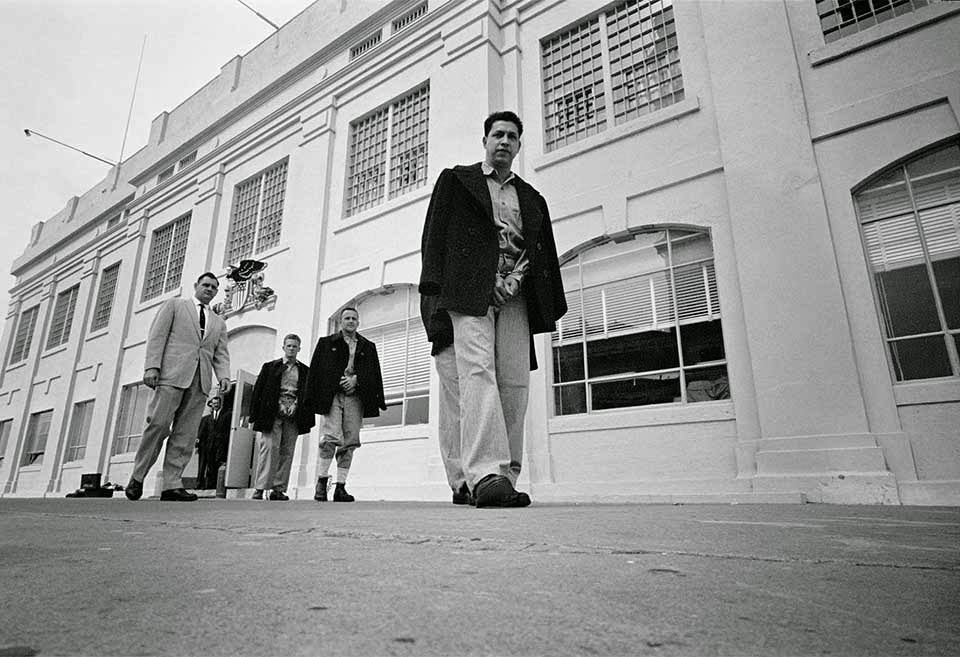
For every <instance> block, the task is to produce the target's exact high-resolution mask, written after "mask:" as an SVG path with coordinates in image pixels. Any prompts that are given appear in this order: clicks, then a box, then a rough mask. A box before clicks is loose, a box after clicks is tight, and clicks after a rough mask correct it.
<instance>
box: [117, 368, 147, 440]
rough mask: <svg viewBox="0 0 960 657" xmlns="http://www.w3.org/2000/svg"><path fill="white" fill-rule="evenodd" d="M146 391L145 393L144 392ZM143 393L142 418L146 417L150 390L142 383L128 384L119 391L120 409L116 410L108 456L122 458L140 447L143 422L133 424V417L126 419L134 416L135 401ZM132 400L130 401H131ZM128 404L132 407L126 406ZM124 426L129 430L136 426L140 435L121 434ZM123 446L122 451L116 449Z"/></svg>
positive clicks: (135, 410)
mask: <svg viewBox="0 0 960 657" xmlns="http://www.w3.org/2000/svg"><path fill="white" fill-rule="evenodd" d="M144 391H146V392H144ZM141 392H143V396H144V397H145V398H146V399H144V405H143V417H144V418H145V417H146V412H147V411H146V409H147V405H148V404H149V403H150V399H149V397H150V389H149V388H147V386H146V385H145V384H144V383H143V382H142V381H139V382H134V383H128V384H127V385H125V386H123V387H122V388H121V390H120V407H119V408H118V409H117V421H116V426H115V427H114V430H113V441H112V444H111V446H110V456H111V457H114V456H122V455H123V454H134V453H136V451H137V449H138V448H139V447H140V441H141V440H142V439H143V430H144V428H145V426H144V421H140V422H135V423H134V421H135V420H136V419H137V418H136V417H134V418H133V419H132V420H130V419H128V418H129V416H130V414H131V413H133V414H136V413H137V411H138V406H137V401H138V399H140V394H141ZM131 400H132V401H131ZM128 402H130V403H131V404H132V406H128V405H127V404H128ZM125 424H126V425H129V428H130V429H131V430H133V429H136V428H137V427H138V426H139V428H140V433H123V434H121V431H123V430H124V428H125ZM121 441H123V442H122V444H123V449H122V450H120V449H118V447H119V446H120V444H121Z"/></svg>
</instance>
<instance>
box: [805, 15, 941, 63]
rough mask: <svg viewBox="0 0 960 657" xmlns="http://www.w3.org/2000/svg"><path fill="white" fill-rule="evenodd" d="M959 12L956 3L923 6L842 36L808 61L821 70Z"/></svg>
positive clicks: (814, 51)
mask: <svg viewBox="0 0 960 657" xmlns="http://www.w3.org/2000/svg"><path fill="white" fill-rule="evenodd" d="M958 13H960V5H957V4H956V3H949V2H942V3H940V4H936V5H928V6H926V7H921V8H920V9H918V10H916V11H914V12H912V13H910V14H904V15H903V16H896V17H894V18H891V19H890V20H888V21H884V22H883V23H880V24H878V25H874V26H873V27H869V28H867V29H866V30H864V31H863V32H857V33H856V34H851V35H850V36H846V37H842V38H841V39H839V40H837V41H834V42H832V43H828V44H826V45H825V46H823V47H822V48H817V49H815V50H811V51H810V52H809V53H807V60H808V61H809V62H810V65H811V66H813V67H817V66H820V65H822V64H826V63H828V62H832V61H833V60H835V59H840V58H841V57H846V56H847V55H850V54H852V53H855V52H858V51H860V50H863V49H865V48H869V47H871V46H874V45H876V44H878V43H882V42H884V41H887V40H889V39H893V38H895V37H898V36H900V35H901V34H905V33H907V32H911V31H913V30H916V29H918V28H921V27H924V26H926V25H930V24H932V23H936V22H937V21H940V20H943V19H944V18H947V17H949V16H953V15H954V14H958Z"/></svg>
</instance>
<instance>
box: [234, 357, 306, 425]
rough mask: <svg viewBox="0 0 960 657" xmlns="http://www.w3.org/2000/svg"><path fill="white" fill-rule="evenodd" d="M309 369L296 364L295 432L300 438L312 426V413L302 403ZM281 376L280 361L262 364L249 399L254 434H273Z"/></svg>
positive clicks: (304, 401)
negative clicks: (297, 376) (262, 432)
mask: <svg viewBox="0 0 960 657" xmlns="http://www.w3.org/2000/svg"><path fill="white" fill-rule="evenodd" d="M308 372H309V368H308V367H307V366H306V365H304V364H303V363H301V362H300V361H299V360H298V361H297V374H298V375H299V377H300V378H299V379H298V382H297V432H298V433H301V434H304V433H308V432H309V431H310V429H312V428H313V426H314V425H315V424H316V417H315V416H314V413H313V409H312V408H310V407H309V405H308V404H307V401H306V391H307V377H308ZM282 375H283V359H282V358H278V359H277V360H271V361H269V362H267V363H264V364H263V367H261V368H260V374H258V375H257V382H256V384H254V386H253V394H252V395H251V398H250V422H251V423H252V424H253V429H254V430H255V431H273V423H274V421H275V420H276V419H277V406H278V404H279V403H280V378H281V376H282Z"/></svg>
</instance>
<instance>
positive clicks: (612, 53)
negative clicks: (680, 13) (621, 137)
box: [540, 0, 684, 151]
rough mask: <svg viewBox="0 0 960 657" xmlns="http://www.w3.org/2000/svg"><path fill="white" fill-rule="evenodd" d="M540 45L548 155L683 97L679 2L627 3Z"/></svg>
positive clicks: (643, 0) (632, 1) (661, 0)
mask: <svg viewBox="0 0 960 657" xmlns="http://www.w3.org/2000/svg"><path fill="white" fill-rule="evenodd" d="M540 47H541V57H542V67H543V106H544V131H545V148H546V150H547V151H551V150H554V149H556V148H560V147H561V146H565V145H567V144H571V143H573V142H576V141H579V140H581V139H584V138H586V137H589V136H590V135H594V134H597V133H598V132H601V131H603V130H605V129H606V128H607V127H608V126H609V124H610V117H612V119H613V125H620V124H621V123H625V122H627V121H630V120H632V119H635V118H637V117H639V116H643V115H645V114H649V113H650V112H655V111H657V110H659V109H662V108H664V107H667V106H669V105H673V104H674V103H677V102H679V101H681V100H683V98H684V90H683V76H682V75H681V72H680V50H679V47H678V45H677V32H676V25H675V23H674V16H673V6H672V0H649V1H648V0H629V1H628V2H622V3H620V4H618V5H615V6H613V7H612V8H610V9H608V10H606V11H605V12H602V13H600V14H598V15H596V16H594V17H591V18H589V19H587V20H585V21H583V22H581V23H579V24H578V25H576V26H574V27H573V28H571V29H569V30H567V31H565V32H563V33H561V34H558V35H556V36H553V37H549V38H547V39H544V40H543V41H542V42H541V44H540ZM607 89H609V93H608V92H607Z"/></svg>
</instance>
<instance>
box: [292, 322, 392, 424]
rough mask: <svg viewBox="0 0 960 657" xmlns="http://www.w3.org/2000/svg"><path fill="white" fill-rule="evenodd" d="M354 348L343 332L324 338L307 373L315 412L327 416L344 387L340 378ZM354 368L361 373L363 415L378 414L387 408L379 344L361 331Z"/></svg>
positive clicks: (310, 404)
mask: <svg viewBox="0 0 960 657" xmlns="http://www.w3.org/2000/svg"><path fill="white" fill-rule="evenodd" d="M349 359H350V349H349V347H347V343H346V341H344V339H343V335H342V334H341V333H340V331H337V332H336V333H334V334H332V335H328V336H326V337H323V338H320V340H318V341H317V346H316V348H315V349H314V350H313V358H311V359H310V373H309V375H308V376H307V398H306V405H307V406H308V407H309V408H310V411H311V412H312V413H319V414H320V415H326V414H327V413H329V412H330V405H331V404H333V398H334V396H335V395H336V394H337V392H339V390H340V377H341V376H343V371H344V370H345V369H347V361H348V360H349ZM353 371H354V372H355V373H356V375H357V394H358V395H359V396H360V401H361V402H362V403H363V417H377V416H379V415H380V411H381V410H384V411H385V410H387V404H386V402H384V400H383V378H382V375H381V373H380V359H379V358H378V357H377V345H375V344H373V343H372V342H370V341H369V340H367V339H366V338H365V337H363V336H362V335H360V334H359V333H357V351H356V353H355V354H354V356H353Z"/></svg>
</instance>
